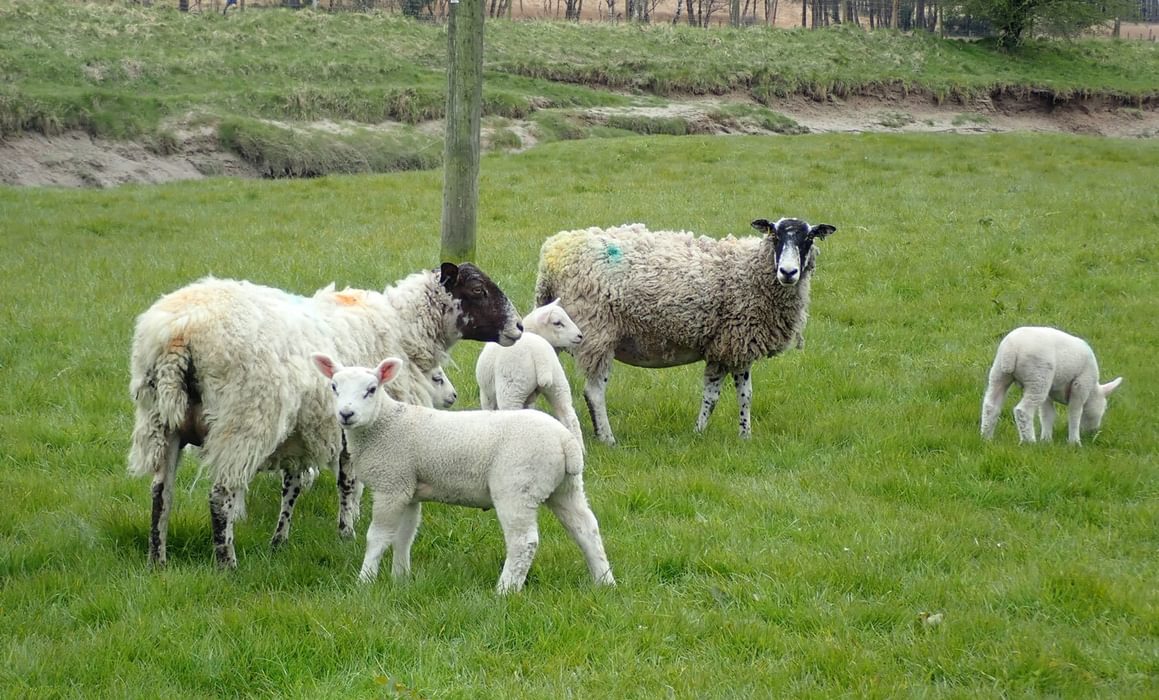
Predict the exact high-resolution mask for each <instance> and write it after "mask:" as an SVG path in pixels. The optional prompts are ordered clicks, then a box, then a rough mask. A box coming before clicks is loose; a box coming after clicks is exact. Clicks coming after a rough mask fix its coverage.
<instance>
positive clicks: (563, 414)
mask: <svg viewBox="0 0 1159 700" xmlns="http://www.w3.org/2000/svg"><path fill="white" fill-rule="evenodd" d="M543 394H544V396H545V397H546V398H547V403H548V405H549V406H551V413H552V415H554V416H555V418H556V420H558V421H559V422H560V423H563V426H564V427H565V428H567V429H568V430H569V431H571V434H572V435H575V439H576V440H579V443H580V446H583V444H584V433H583V430H582V429H581V428H580V422H579V416H577V415H576V414H575V408H574V407H572V405H571V392H570V391H569V388H568V385H567V383H566V382H555V383H553V384H552V385H551V386H549V387H545V388H544V389H543Z"/></svg>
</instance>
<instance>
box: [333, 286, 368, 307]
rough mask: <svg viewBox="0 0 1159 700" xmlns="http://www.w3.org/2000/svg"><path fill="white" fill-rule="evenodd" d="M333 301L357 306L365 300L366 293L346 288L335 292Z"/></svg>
mask: <svg viewBox="0 0 1159 700" xmlns="http://www.w3.org/2000/svg"><path fill="white" fill-rule="evenodd" d="M334 301H336V302H338V303H339V304H342V305H343V306H359V305H360V304H363V303H364V302H365V301H366V294H365V293H363V292H360V291H356V290H350V289H348V290H346V291H344V292H335V293H334Z"/></svg>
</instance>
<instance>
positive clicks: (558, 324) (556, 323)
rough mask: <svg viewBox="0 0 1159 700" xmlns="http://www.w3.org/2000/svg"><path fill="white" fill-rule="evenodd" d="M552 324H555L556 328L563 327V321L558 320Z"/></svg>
mask: <svg viewBox="0 0 1159 700" xmlns="http://www.w3.org/2000/svg"><path fill="white" fill-rule="evenodd" d="M551 325H553V326H555V327H556V328H563V321H556V322H555V323H553V324H551Z"/></svg>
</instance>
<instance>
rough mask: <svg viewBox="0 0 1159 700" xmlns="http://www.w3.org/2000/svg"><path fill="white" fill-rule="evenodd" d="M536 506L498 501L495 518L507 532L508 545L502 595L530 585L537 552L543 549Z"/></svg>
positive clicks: (500, 586) (499, 589) (499, 590)
mask: <svg viewBox="0 0 1159 700" xmlns="http://www.w3.org/2000/svg"><path fill="white" fill-rule="evenodd" d="M536 510H537V508H536V506H535V504H528V503H526V502H524V501H520V500H509V501H496V503H495V515H497V516H498V517H499V525H500V526H501V527H502V528H503V540H504V542H505V543H506V545H507V558H506V559H505V560H504V562H503V571H502V573H500V574H499V583H497V584H496V585H495V591H496V592H497V593H500V594H504V593H510V592H512V591H519V590H521V589H522V588H523V584H524V582H526V581H527V572H528V571H529V570H530V569H531V561H532V560H533V559H535V550H536V549H538V548H539V524H538V522H536Z"/></svg>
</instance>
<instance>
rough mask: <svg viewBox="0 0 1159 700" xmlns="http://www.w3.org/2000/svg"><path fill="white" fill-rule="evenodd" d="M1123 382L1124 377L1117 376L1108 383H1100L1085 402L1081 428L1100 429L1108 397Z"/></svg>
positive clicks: (1088, 430) (1088, 429)
mask: <svg viewBox="0 0 1159 700" xmlns="http://www.w3.org/2000/svg"><path fill="white" fill-rule="evenodd" d="M1122 383H1123V378H1122V377H1115V378H1114V379H1112V380H1111V381H1109V382H1107V383H1106V384H1100V385H1099V386H1098V388H1096V389H1095V391H1094V393H1093V394H1091V397H1090V398H1089V399H1087V402H1086V403H1085V404H1083V419H1082V423H1081V424H1080V426H1079V428H1080V429H1081V430H1082V431H1084V432H1091V431H1094V430H1098V429H1099V426H1100V425H1102V423H1103V414H1104V413H1106V411H1107V397H1108V396H1110V395H1111V392H1113V391H1114V390H1115V389H1118V388H1119V385H1120V384H1122Z"/></svg>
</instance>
